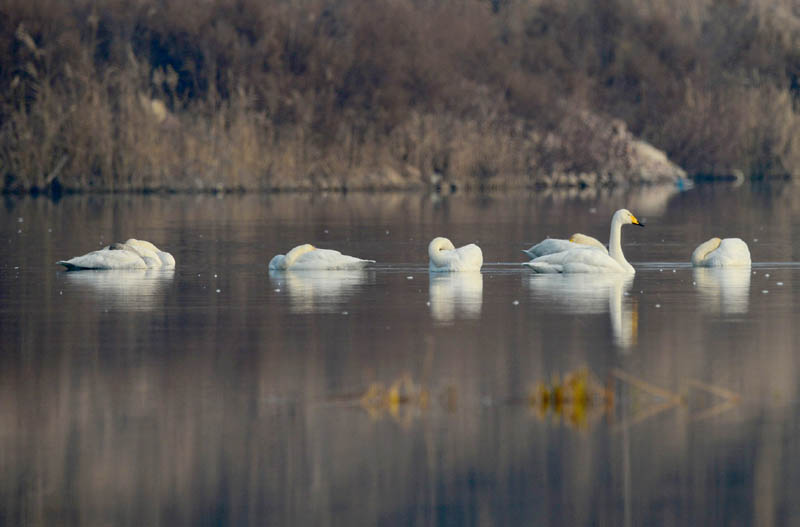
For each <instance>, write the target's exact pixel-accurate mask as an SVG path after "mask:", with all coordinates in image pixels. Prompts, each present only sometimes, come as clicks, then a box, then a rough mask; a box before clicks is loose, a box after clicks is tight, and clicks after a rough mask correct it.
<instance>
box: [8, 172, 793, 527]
mask: <svg viewBox="0 0 800 527" xmlns="http://www.w3.org/2000/svg"><path fill="white" fill-rule="evenodd" d="M798 190H800V189H798V188H796V187H794V186H792V185H772V186H750V185H742V186H739V187H735V186H731V185H699V186H697V187H695V188H693V189H691V190H688V191H684V192H679V191H678V189H675V188H671V187H643V188H638V189H630V190H617V191H608V192H588V191H585V192H577V191H571V192H540V193H530V194H529V193H527V192H522V193H509V194H497V195H495V194H489V195H469V194H467V195H462V194H456V195H451V196H440V195H424V194H352V193H351V194H346V195H341V194H332V195H324V194H313V195H311V194H278V195H228V196H221V197H216V196H209V195H197V196H186V195H182V196H181V195H149V196H140V195H136V196H133V195H131V196H127V195H123V196H65V197H64V198H63V199H61V200H59V201H58V202H53V201H50V200H47V199H41V198H39V199H34V198H6V199H5V200H4V201H3V202H2V206H0V246H1V247H2V251H0V298H1V299H2V300H1V301H0V524H3V525H244V524H253V525H412V524H413V525H522V524H526V525H790V524H797V523H799V522H800V502H798V501H797V500H796V499H795V498H796V495H797V493H798V490H800V464H798V463H797V462H796V459H797V458H798V454H800V393H799V390H798V380H797V379H798V372H800V356H799V355H798V353H797V345H796V343H798V342H800V324H798V321H799V320H800V318H798V314H799V313H800V307H799V306H800V263H798V260H800V256H798V254H797V253H798V249H796V248H800V192H798ZM621 207H626V208H629V209H630V210H631V211H632V212H633V213H634V214H636V215H637V217H638V218H639V219H640V220H642V221H644V222H645V223H646V224H647V226H646V228H644V229H639V228H632V227H625V228H624V229H623V236H622V238H623V248H624V251H625V254H626V256H627V257H628V259H629V260H630V261H631V262H632V263H633V265H634V266H635V267H636V268H637V273H636V275H635V277H633V278H632V279H625V278H618V277H606V276H601V277H597V276H595V277H591V276H578V277H562V276H536V275H533V274H532V273H531V272H529V271H528V270H527V269H526V268H523V267H522V266H520V262H522V261H524V259H525V258H524V257H523V255H522V253H521V252H520V251H521V250H522V249H524V248H527V247H529V246H530V245H531V244H533V243H535V242H537V241H539V240H541V239H542V238H544V237H545V236H557V237H566V236H568V235H570V234H572V233H573V232H583V233H585V234H590V235H593V236H596V237H598V238H600V239H603V240H607V238H608V226H609V221H610V218H611V214H612V213H613V211H614V210H616V209H618V208H621ZM440 235H441V236H448V237H449V238H451V239H452V240H453V242H454V243H455V244H456V245H462V244H465V243H470V242H475V243H478V244H479V245H480V246H481V247H482V249H483V252H484V259H485V262H486V264H485V265H484V269H483V272H482V273H481V274H479V275H474V274H466V275H458V274H454V275H444V276H431V275H429V274H428V271H427V253H426V247H427V243H428V241H429V240H430V239H431V238H433V237H434V236H440ZM712 236H721V237H729V236H736V237H741V238H743V239H744V240H745V241H746V242H747V243H748V244H749V246H750V250H751V254H752V257H753V260H754V262H755V264H754V266H753V268H752V270H749V271H748V270H746V271H744V272H742V271H738V272H737V271H731V272H727V271H714V270H693V269H692V268H691V267H689V265H688V263H687V262H688V259H689V255H690V254H691V251H692V250H693V248H694V247H695V246H696V245H697V244H699V243H700V242H702V241H705V240H706V239H708V238H710V237H712ZM129 237H137V238H142V239H146V240H150V241H152V242H154V243H155V244H156V245H158V246H159V247H161V248H162V249H165V250H168V251H170V252H171V253H172V254H173V255H174V256H175V258H176V260H177V264H178V265H177V268H176V269H175V270H174V271H127V272H122V271H80V272H65V271H64V270H62V269H60V268H59V267H58V266H56V265H55V262H56V261H57V260H60V259H63V258H69V257H72V256H75V255H79V254H83V253H85V252H88V251H90V250H93V249H95V248H99V247H101V246H103V245H107V244H108V243H110V242H112V241H118V240H125V239H127V238H129ZM304 242H310V243H314V244H315V245H317V246H319V247H325V248H335V249H338V250H341V251H342V252H344V253H346V254H351V255H354V256H359V257H363V258H372V259H375V260H377V262H378V263H377V264H376V265H375V266H374V267H373V268H370V269H367V270H365V271H363V272H361V271H360V272H330V273H292V272H288V273H274V272H273V273H270V272H269V271H268V270H267V262H268V261H269V259H270V258H271V257H272V256H273V255H274V254H277V253H285V252H286V251H287V250H288V249H290V248H291V247H293V246H295V245H297V244H299V243H304Z"/></svg>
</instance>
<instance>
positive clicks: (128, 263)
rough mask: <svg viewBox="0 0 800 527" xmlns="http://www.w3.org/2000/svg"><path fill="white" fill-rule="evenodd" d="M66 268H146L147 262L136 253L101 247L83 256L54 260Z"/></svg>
mask: <svg viewBox="0 0 800 527" xmlns="http://www.w3.org/2000/svg"><path fill="white" fill-rule="evenodd" d="M56 263H57V264H59V265H63V266H64V267H66V268H67V270H79V269H147V263H145V261H144V260H143V259H142V258H141V257H140V256H139V255H138V254H136V253H134V252H130V251H120V250H110V249H101V250H99V251H92V252H90V253H87V254H84V255H83V256H76V257H74V258H70V259H69V260H61V261H58V262H56Z"/></svg>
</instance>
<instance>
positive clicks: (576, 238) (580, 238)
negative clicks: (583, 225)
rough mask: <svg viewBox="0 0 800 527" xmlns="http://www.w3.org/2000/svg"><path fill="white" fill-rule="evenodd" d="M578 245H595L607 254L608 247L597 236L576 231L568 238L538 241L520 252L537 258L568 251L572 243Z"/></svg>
mask: <svg viewBox="0 0 800 527" xmlns="http://www.w3.org/2000/svg"><path fill="white" fill-rule="evenodd" d="M576 243H577V244H579V245H586V246H589V247H597V248H598V249H603V251H605V252H606V254H608V249H606V246H605V245H603V242H601V241H600V240H598V239H597V238H592V237H591V236H587V235H586V234H581V233H579V232H576V233H575V234H573V235H572V236H570V238H569V240H561V239H558V238H547V239H545V240H542V241H540V242H539V243H537V244H536V245H534V246H533V247H531V248H530V249H524V250H523V251H522V252H523V253H525V254H527V255H528V256H530V257H531V258H538V257H540V256H544V255H545V254H553V253H560V252H563V251H568V250H569V249H572V248H574V247H575V245H574V244H576Z"/></svg>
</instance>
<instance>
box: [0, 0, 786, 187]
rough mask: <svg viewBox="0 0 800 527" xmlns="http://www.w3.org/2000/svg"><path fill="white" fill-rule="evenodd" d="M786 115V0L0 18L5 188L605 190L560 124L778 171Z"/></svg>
mask: <svg viewBox="0 0 800 527" xmlns="http://www.w3.org/2000/svg"><path fill="white" fill-rule="evenodd" d="M799 101H800V12H798V10H797V8H796V7H793V6H792V2H791V0H785V1H784V2H780V1H774V2H773V1H770V2H767V1H763V2H759V1H758V0H751V1H748V0H704V1H701V2H688V1H687V2H685V4H684V3H681V2H666V1H665V0H612V1H610V2H595V1H593V0H578V1H576V2H569V3H565V2H560V1H557V0H535V1H522V0H492V1H488V0H463V1H455V0H454V1H448V2H431V1H427V0H387V1H384V2H379V3H375V2H371V1H367V0H347V1H344V2H340V1H334V0H307V1H302V2H285V1H277V0H275V1H271V2H261V1H258V0H238V1H228V0H208V1H204V2H188V1H181V0H178V1H171V2H162V1H158V0H138V1H134V2H128V1H123V0H108V1H106V2H103V3H101V4H100V5H97V3H96V2H91V1H89V0H67V1H64V0H7V1H6V2H4V3H3V5H2V6H0V172H2V177H3V184H2V188H4V189H5V190H26V189H39V190H42V189H48V188H56V189H58V188H66V189H86V190H136V189H173V190H191V189H214V188H225V189H237V188H242V189H274V188H325V187H327V188H407V187H412V186H420V185H431V184H433V185H440V184H446V183H448V182H450V183H456V182H457V183H458V184H460V185H466V186H474V187H485V186H494V185H532V184H540V183H548V184H550V183H559V182H560V180H559V179H557V178H556V179H554V178H553V175H554V174H556V175H557V174H567V175H569V174H572V175H577V174H581V176H580V177H579V178H577V179H576V178H575V177H573V179H574V180H575V181H578V183H579V184H590V183H591V182H599V183H603V182H612V181H613V180H614V179H613V176H614V173H617V172H619V171H622V172H623V173H624V171H625V167H620V166H619V163H616V162H610V163H608V162H606V160H604V159H600V158H598V156H597V155H596V154H595V153H592V149H595V150H597V149H598V145H597V144H595V145H594V146H592V145H590V144H589V143H591V142H592V141H585V142H584V141H581V140H578V142H577V143H576V142H575V140H574V139H575V138H578V139H580V136H581V134H580V133H577V132H580V126H581V125H580V123H581V121H580V120H578V121H576V119H575V116H576V115H602V116H610V117H613V118H616V119H618V120H620V122H623V123H626V124H627V127H628V128H629V129H630V130H631V132H632V133H633V134H635V135H637V136H640V137H642V138H644V139H646V140H647V141H649V142H651V143H652V144H654V145H656V146H657V147H659V148H661V149H663V150H665V151H666V152H667V154H668V155H669V157H670V158H671V159H672V160H673V161H675V162H677V163H678V164H679V165H680V166H682V167H683V168H685V169H686V170H687V171H688V172H689V173H690V174H708V175H725V174H730V173H733V172H742V173H747V174H753V175H759V176H772V175H787V174H792V173H796V172H798V171H800V134H799V133H798V132H799V131H800V116H798V104H800V103H799ZM576 111H577V112H584V113H583V114H580V113H575V112H576ZM586 112H590V113H586ZM604 119H605V118H604ZM576 122H577V128H576ZM583 135H586V134H585V133H584V134H583ZM593 135H595V134H593ZM554 144H556V145H560V146H557V147H554V146H553V145H554ZM564 144H567V146H568V148H563V145H564ZM604 145H606V143H601V144H600V145H599V148H600V149H601V150H604V149H606V148H609V149H613V146H604ZM612 161H613V160H612ZM625 175H626V177H627V176H628V175H629V174H625ZM570 181H571V182H572V183H574V182H575V181H572V180H568V181H567V182H570Z"/></svg>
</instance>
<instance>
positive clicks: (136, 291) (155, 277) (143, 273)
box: [63, 269, 175, 311]
mask: <svg viewBox="0 0 800 527" xmlns="http://www.w3.org/2000/svg"><path fill="white" fill-rule="evenodd" d="M63 275H64V281H65V282H66V283H68V284H70V286H73V287H75V288H76V289H79V290H83V291H86V292H89V293H91V295H92V296H93V297H94V299H95V301H97V302H98V303H99V304H100V307H104V308H113V309H124V310H131V311H149V310H152V309H153V308H155V307H157V306H158V305H159V304H160V301H161V300H162V299H163V298H164V296H165V292H166V289H167V287H169V285H170V284H171V283H172V279H173V277H174V275H175V271H174V270H172V269H125V270H113V269H105V270H97V271H93V270H85V271H72V272H64V273H63Z"/></svg>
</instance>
